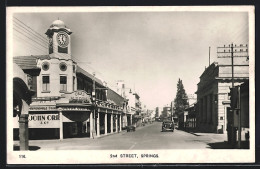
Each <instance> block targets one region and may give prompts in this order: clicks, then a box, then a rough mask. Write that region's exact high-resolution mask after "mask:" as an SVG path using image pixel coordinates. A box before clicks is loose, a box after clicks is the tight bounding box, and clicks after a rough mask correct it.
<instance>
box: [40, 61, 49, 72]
mask: <svg viewBox="0 0 260 169" xmlns="http://www.w3.org/2000/svg"><path fill="white" fill-rule="evenodd" d="M49 67H50V64H49V63H48V62H43V64H42V70H45V71H47V70H49Z"/></svg>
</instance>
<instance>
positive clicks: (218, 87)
mask: <svg viewBox="0 0 260 169" xmlns="http://www.w3.org/2000/svg"><path fill="white" fill-rule="evenodd" d="M248 78H249V64H248V61H246V59H245V58H239V59H238V58H236V61H235V62H234V82H235V86H236V85H239V84H241V83H243V82H245V81H247V80H248ZM231 81H232V74H231V64H230V63H227V62H226V63H221V64H218V63H217V62H214V63H212V64H211V65H210V66H209V67H208V68H206V69H205V71H204V72H203V73H202V75H201V76H200V82H199V83H198V89H197V92H196V94H197V106H198V113H197V118H196V119H197V129H198V130H200V131H203V132H215V133H225V132H226V130H227V108H228V107H230V105H223V101H226V100H228V93H229V91H230V89H229V88H230V87H231V85H232V83H231Z"/></svg>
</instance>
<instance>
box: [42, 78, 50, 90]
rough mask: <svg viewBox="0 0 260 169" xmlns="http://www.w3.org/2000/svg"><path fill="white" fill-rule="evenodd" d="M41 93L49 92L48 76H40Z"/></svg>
mask: <svg viewBox="0 0 260 169" xmlns="http://www.w3.org/2000/svg"><path fill="white" fill-rule="evenodd" d="M42 91H50V76H42Z"/></svg>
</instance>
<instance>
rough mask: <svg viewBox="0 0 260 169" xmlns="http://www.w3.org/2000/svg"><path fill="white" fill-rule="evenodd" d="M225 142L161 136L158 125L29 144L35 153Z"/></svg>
mask: <svg viewBox="0 0 260 169" xmlns="http://www.w3.org/2000/svg"><path fill="white" fill-rule="evenodd" d="M225 140H226V135H224V134H202V133H196V134H191V133H187V132H185V131H181V130H175V131H174V132H161V123H160V122H154V123H153V124H148V125H146V126H143V127H139V128H137V129H136V131H135V132H121V133H118V134H112V135H108V136H103V137H101V138H97V139H90V138H72V139H64V140H63V141H59V140H33V141H30V143H29V144H30V146H31V147H32V148H31V149H35V150H109V149H113V150H148V149H208V148H211V146H209V145H208V143H216V142H224V141H225ZM17 144H18V142H16V143H15V145H17Z"/></svg>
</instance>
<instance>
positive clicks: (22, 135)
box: [19, 100, 29, 150]
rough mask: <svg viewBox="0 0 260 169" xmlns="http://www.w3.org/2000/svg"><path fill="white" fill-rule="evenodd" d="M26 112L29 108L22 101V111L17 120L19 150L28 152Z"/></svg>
mask: <svg viewBox="0 0 260 169" xmlns="http://www.w3.org/2000/svg"><path fill="white" fill-rule="evenodd" d="M28 112H29V106H28V104H27V103H26V102H25V101H24V100H22V110H21V115H20V118H19V139H20V150H29V139H28V116H29V114H28Z"/></svg>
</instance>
